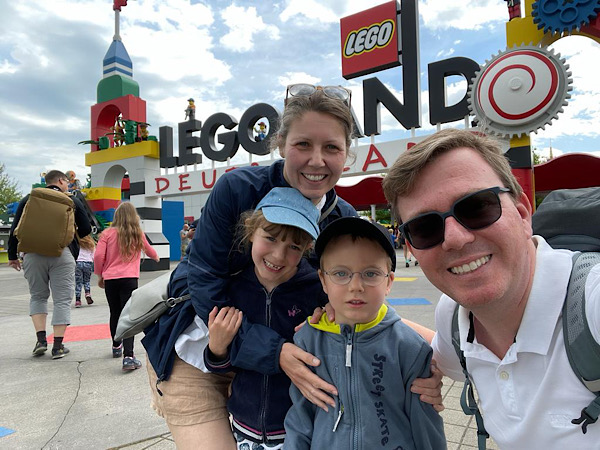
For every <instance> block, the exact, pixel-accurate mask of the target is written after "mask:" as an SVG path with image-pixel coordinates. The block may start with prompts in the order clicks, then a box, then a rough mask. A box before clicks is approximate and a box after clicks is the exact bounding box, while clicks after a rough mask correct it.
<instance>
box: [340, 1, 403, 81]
mask: <svg viewBox="0 0 600 450" xmlns="http://www.w3.org/2000/svg"><path fill="white" fill-rule="evenodd" d="M398 9H399V8H398V2H396V1H395V0H394V1H392V2H388V3H384V4H383V5H379V6H376V7H374V8H371V9H367V10H366V11H362V12H360V13H357V14H353V15H351V16H348V17H344V18H343V19H341V21H340V28H341V33H342V76H343V77H344V78H346V79H347V80H348V79H350V78H355V77H358V76H361V75H366V74H369V73H373V72H377V71H379V70H383V69H388V68H390V67H395V66H398V65H400V58H399V52H398V49H399V45H398V39H399V38H398V36H399V34H398V29H397V26H396V23H397V15H398Z"/></svg>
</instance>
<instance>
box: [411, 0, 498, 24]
mask: <svg viewBox="0 0 600 450" xmlns="http://www.w3.org/2000/svg"><path fill="white" fill-rule="evenodd" d="M419 13H420V15H421V17H422V18H423V23H424V25H425V26H426V27H427V28H431V29H433V30H438V31H443V30H448V29H450V28H455V29H458V30H479V29H481V28H482V27H483V26H485V25H488V24H489V23H491V22H498V21H505V20H506V19H507V18H508V12H507V9H506V4H505V3H504V2H500V1H498V0H478V1H476V2H465V1H464V0H422V1H420V2H419Z"/></svg>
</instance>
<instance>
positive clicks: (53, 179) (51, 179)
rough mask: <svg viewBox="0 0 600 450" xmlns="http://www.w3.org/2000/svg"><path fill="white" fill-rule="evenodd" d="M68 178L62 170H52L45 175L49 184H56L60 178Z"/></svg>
mask: <svg viewBox="0 0 600 450" xmlns="http://www.w3.org/2000/svg"><path fill="white" fill-rule="evenodd" d="M61 178H62V179H68V177H67V176H66V175H65V174H64V173H62V172H61V171H60V170H51V171H50V172H48V173H47V174H46V176H45V177H44V180H45V181H46V184H47V185H48V186H50V185H51V184H52V185H55V184H57V183H58V181H59V180H60V179H61Z"/></svg>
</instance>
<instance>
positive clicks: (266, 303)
mask: <svg viewBox="0 0 600 450" xmlns="http://www.w3.org/2000/svg"><path fill="white" fill-rule="evenodd" d="M227 296H228V297H229V298H230V303H231V304H232V305H233V306H235V307H236V308H238V309H240V310H241V311H242V312H243V313H244V320H243V322H242V326H241V327H240V330H239V331H238V333H237V336H236V337H235V339H234V340H233V342H232V344H231V347H230V351H229V355H228V358H226V359H225V360H216V359H215V357H214V355H212V354H211V353H210V350H209V349H208V347H207V348H206V350H205V353H204V362H205V363H206V367H208V369H209V370H211V371H212V372H220V373H224V372H229V371H231V370H232V369H235V371H236V375H235V378H234V379H233V384H232V392H231V396H230V398H229V401H228V403H227V408H228V410H229V412H230V413H231V414H232V415H233V426H234V428H236V429H237V431H239V432H240V433H242V434H243V435H245V436H247V437H248V438H250V439H252V440H256V441H259V442H273V441H275V442H276V441H279V442H281V441H282V440H283V437H284V434H285V431H284V428H283V420H284V419H285V414H286V413H287V410H288V409H289V408H290V406H291V405H292V401H291V400H290V396H289V390H290V383H291V382H290V379H289V378H288V377H287V375H286V374H285V373H282V372H281V371H280V370H279V365H278V364H275V365H273V363H272V361H270V358H267V359H263V358H262V355H264V354H271V353H275V354H279V353H280V351H281V346H282V345H283V344H284V343H285V342H286V341H287V342H291V341H292V340H293V337H294V328H295V327H296V326H297V325H299V324H301V323H302V322H303V321H305V320H306V318H307V317H308V316H309V315H310V314H312V313H313V311H314V310H315V308H316V307H318V306H323V305H325V303H327V296H326V295H325V293H324V292H323V289H322V287H321V282H320V281H319V277H318V275H317V273H316V272H315V270H314V269H313V268H312V266H311V265H310V264H309V263H308V261H307V260H306V259H302V261H301V262H300V265H299V266H298V271H297V272H296V274H295V275H294V276H293V277H292V278H291V279H290V280H289V281H287V282H285V283H282V284H280V285H279V286H277V287H276V288H275V289H273V291H271V292H270V293H269V292H267V291H266V290H265V288H264V287H263V286H262V285H261V284H260V283H259V281H258V279H257V278H256V275H255V273H254V267H253V266H251V267H249V268H248V269H246V270H244V271H243V272H242V273H240V274H238V275H237V276H235V277H233V278H232V279H231V281H230V283H229V288H228V289H227ZM271 345H274V348H268V349H265V347H268V346H271Z"/></svg>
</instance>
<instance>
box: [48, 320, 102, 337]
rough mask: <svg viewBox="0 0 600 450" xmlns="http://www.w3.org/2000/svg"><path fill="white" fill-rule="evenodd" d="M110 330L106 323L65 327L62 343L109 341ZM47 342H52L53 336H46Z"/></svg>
mask: <svg viewBox="0 0 600 450" xmlns="http://www.w3.org/2000/svg"><path fill="white" fill-rule="evenodd" d="M110 338H111V337H110V328H109V327H108V324H107V323H102V324H98V325H80V326H77V327H67V331H66V332H65V338H64V340H63V342H79V341H95V340H98V339H110ZM48 342H54V334H51V335H50V336H48Z"/></svg>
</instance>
